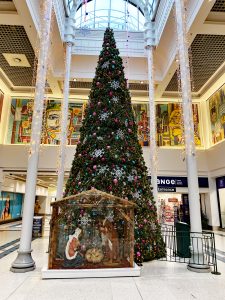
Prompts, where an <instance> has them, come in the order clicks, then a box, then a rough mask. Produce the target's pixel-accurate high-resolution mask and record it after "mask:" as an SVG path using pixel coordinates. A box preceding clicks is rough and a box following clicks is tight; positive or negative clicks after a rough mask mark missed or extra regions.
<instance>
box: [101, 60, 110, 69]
mask: <svg viewBox="0 0 225 300" xmlns="http://www.w3.org/2000/svg"><path fill="white" fill-rule="evenodd" d="M108 68H109V61H106V62H104V64H103V65H102V69H108Z"/></svg>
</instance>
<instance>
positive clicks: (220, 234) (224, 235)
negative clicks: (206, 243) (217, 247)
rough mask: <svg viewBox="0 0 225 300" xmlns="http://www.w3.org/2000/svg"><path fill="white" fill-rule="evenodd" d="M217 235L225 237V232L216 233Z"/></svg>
mask: <svg viewBox="0 0 225 300" xmlns="http://www.w3.org/2000/svg"><path fill="white" fill-rule="evenodd" d="M214 234H215V235H219V236H222V237H225V234H222V233H214Z"/></svg>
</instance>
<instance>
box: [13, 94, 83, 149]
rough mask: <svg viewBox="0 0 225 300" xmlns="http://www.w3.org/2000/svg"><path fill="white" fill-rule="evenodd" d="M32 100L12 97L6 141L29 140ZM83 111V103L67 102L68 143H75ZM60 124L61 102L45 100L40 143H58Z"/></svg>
mask: <svg viewBox="0 0 225 300" xmlns="http://www.w3.org/2000/svg"><path fill="white" fill-rule="evenodd" d="M32 113H33V101H32V100H28V99H12V102H11V111H10V117H9V129H8V136H7V143H9V144H26V143H29V142H30V136H31V124H32ZM83 113H84V104H83V103H73V102H71V103H70V104H69V111H68V144H69V145H75V144H76V142H77V141H78V139H79V134H80V127H81V124H82V118H83ZM60 126H61V102H60V101H56V100H47V101H46V103H45V109H44V115H43V126H42V143H44V144H49V145H58V144H59V139H60Z"/></svg>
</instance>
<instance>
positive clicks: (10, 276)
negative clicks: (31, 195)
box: [0, 232, 225, 300]
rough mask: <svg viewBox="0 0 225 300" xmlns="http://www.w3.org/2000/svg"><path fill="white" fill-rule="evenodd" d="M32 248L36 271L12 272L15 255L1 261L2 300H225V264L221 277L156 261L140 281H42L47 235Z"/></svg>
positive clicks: (35, 242) (0, 295) (223, 264)
mask: <svg viewBox="0 0 225 300" xmlns="http://www.w3.org/2000/svg"><path fill="white" fill-rule="evenodd" d="M1 234H2V232H0V237H1ZM9 234H11V232H9ZM220 238H221V241H220V242H221V244H220V245H221V248H220V250H222V251H225V248H222V245H223V242H222V241H223V240H225V237H224V238H223V237H220V236H218V239H220ZM0 240H1V238H0ZM32 246H33V249H34V251H33V254H32V255H33V258H34V260H35V262H36V266H37V268H36V270H35V271H33V272H28V273H24V274H14V273H11V272H10V271H9V268H10V265H11V263H12V261H13V260H14V259H15V257H16V252H13V253H11V254H9V255H7V256H6V257H4V258H2V259H0V300H3V299H10V300H12V299H13V300H16V299H18V300H25V299H26V300H36V299H37V300H42V299H43V300H51V299H52V300H58V299H60V300H62V299H66V300H69V299H71V300H109V299H111V300H140V299H144V300H158V299H159V300H175V299H178V300H180V299H181V300H189V299H204V300H225V263H223V262H220V261H219V262H218V268H219V271H220V272H221V273H222V275H220V276H216V275H212V274H211V273H207V274H198V273H193V272H190V271H188V270H187V269H186V265H185V264H179V263H171V262H161V261H153V262H149V263H145V264H144V266H143V269H142V276H141V277H140V278H109V279H108V278H107V279H61V280H59V279H58V280H42V279H41V268H42V266H43V265H45V264H47V253H46V251H47V247H48V236H47V235H46V236H45V237H44V238H42V239H37V240H35V241H33V243H32Z"/></svg>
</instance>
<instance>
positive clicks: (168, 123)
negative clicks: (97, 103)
mask: <svg viewBox="0 0 225 300" xmlns="http://www.w3.org/2000/svg"><path fill="white" fill-rule="evenodd" d="M132 107H133V111H134V115H135V120H136V123H137V127H138V139H139V142H140V145H141V146H149V132H150V131H149V111H148V104H147V103H145V104H136V103H134V104H132ZM192 107H193V117H194V130H195V143H196V145H197V146H200V145H201V139H200V130H199V113H198V105H197V104H193V106H192ZM84 109H85V104H84V103H82V102H81V103H73V102H71V103H70V104H69V111H68V123H67V125H68V136H67V138H68V145H75V144H76V143H77V141H78V139H79V135H80V127H81V125H82V119H83V116H84ZM32 113H33V101H32V100H28V99H12V103H11V111H10V117H9V127H8V136H7V143H9V144H26V143H29V142H30V136H31V124H32ZM60 115H61V102H60V101H57V100H47V101H46V103H45V109H44V115H43V127H42V143H44V144H49V145H58V144H59V142H60V127H61V116H60ZM156 117H157V143H158V146H181V145H183V144H184V141H183V124H182V110H181V105H180V104H177V103H166V104H157V105H156Z"/></svg>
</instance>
